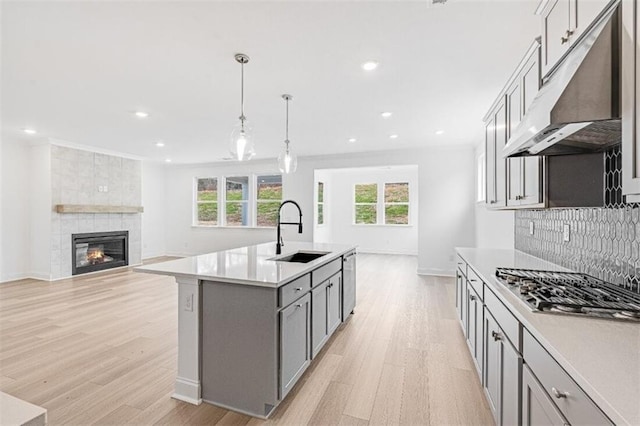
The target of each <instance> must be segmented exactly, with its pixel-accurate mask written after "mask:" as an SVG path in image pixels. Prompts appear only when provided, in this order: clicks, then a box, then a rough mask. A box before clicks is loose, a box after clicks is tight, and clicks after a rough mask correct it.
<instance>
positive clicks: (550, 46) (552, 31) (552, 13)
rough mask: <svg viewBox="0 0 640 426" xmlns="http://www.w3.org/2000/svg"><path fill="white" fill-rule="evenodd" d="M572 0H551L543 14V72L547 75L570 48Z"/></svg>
mask: <svg viewBox="0 0 640 426" xmlns="http://www.w3.org/2000/svg"><path fill="white" fill-rule="evenodd" d="M570 3H571V0H551V1H550V2H549V5H548V6H547V7H546V9H545V11H544V12H543V14H542V73H543V75H546V74H547V73H548V72H549V71H550V70H551V68H553V66H554V65H555V64H556V63H557V62H558V60H560V58H561V57H562V55H564V54H565V52H566V51H567V50H568V49H569V43H570V31H569V26H570V7H571V5H570Z"/></svg>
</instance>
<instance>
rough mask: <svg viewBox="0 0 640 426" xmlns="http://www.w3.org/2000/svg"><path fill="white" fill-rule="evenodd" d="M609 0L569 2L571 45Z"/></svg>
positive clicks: (577, 0)
mask: <svg viewBox="0 0 640 426" xmlns="http://www.w3.org/2000/svg"><path fill="white" fill-rule="evenodd" d="M610 1H611V0H571V32H572V34H571V44H573V43H574V42H575V41H576V40H577V39H578V37H580V35H581V34H582V33H584V31H585V30H586V29H587V28H589V26H590V25H591V24H592V23H593V22H594V21H595V20H596V18H597V17H598V15H600V13H601V12H602V11H603V10H604V8H605V7H606V6H607V5H608V4H609V2H610Z"/></svg>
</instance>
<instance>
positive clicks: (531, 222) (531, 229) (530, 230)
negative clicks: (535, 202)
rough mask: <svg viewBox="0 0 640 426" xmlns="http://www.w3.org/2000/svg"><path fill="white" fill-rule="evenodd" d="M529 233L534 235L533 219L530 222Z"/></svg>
mask: <svg viewBox="0 0 640 426" xmlns="http://www.w3.org/2000/svg"><path fill="white" fill-rule="evenodd" d="M529 235H533V221H530V222H529Z"/></svg>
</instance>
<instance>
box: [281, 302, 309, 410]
mask: <svg viewBox="0 0 640 426" xmlns="http://www.w3.org/2000/svg"><path fill="white" fill-rule="evenodd" d="M310 343H311V295H310V294H307V295H305V296H303V297H301V298H300V299H298V300H297V301H296V302H294V303H293V304H292V305H291V306H289V307H288V308H286V309H283V310H282V311H281V312H280V398H281V399H282V398H284V397H285V396H286V395H287V394H288V393H289V391H290V390H291V388H293V386H294V385H295V384H296V382H297V381H298V379H299V378H300V376H301V375H302V373H304V371H305V370H306V369H307V367H308V366H309V362H310V360H311V353H310V352H311V351H310V346H311V345H310Z"/></svg>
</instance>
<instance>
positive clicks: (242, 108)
mask: <svg viewBox="0 0 640 426" xmlns="http://www.w3.org/2000/svg"><path fill="white" fill-rule="evenodd" d="M245 119H246V117H245V116H244V62H240V123H241V124H242V130H244V120H245Z"/></svg>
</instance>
